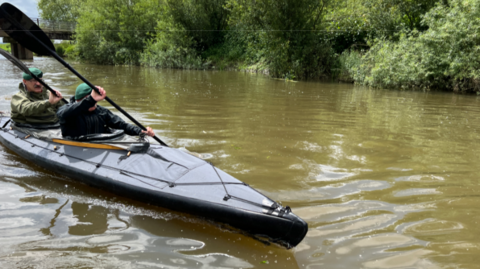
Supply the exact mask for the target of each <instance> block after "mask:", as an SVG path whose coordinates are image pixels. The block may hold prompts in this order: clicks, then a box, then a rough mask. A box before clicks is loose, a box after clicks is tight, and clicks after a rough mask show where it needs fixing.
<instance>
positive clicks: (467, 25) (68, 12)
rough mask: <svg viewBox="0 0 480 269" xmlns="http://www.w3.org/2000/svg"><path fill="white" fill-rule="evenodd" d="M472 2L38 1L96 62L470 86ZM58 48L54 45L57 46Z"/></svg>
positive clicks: (475, 13)
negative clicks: (72, 25)
mask: <svg viewBox="0 0 480 269" xmlns="http://www.w3.org/2000/svg"><path fill="white" fill-rule="evenodd" d="M479 6H480V0H338V1H333V0H202V1H199V0H82V1H80V0H48V1H47V0H40V1H39V9H40V10H41V14H42V16H43V17H44V18H46V19H50V20H67V21H76V22H77V23H78V24H77V28H76V45H75V49H73V48H72V47H71V46H70V47H69V48H68V50H69V51H68V52H67V53H66V54H67V55H69V56H76V57H78V58H80V59H83V60H86V61H90V62H94V63H100V64H142V65H146V66H155V67H167V68H187V69H192V68H194V69H206V68H225V67H235V68H240V69H248V70H253V71H262V72H265V73H269V74H270V75H271V76H274V77H281V78H288V79H293V78H299V79H307V78H321V77H333V78H337V79H341V80H344V81H355V82H357V83H361V84H365V85H370V86H374V87H394V88H412V87H414V88H424V89H437V88H442V89H453V90H473V89H476V87H477V86H476V85H477V84H476V83H477V78H478V72H477V68H478V67H477V60H476V58H477V57H476V54H475V53H476V52H477V50H478V48H477V47H478V40H477V33H478V30H479V28H478V26H479V25H478V24H479V20H478V17H479V15H480V11H479ZM60 50H61V49H60Z"/></svg>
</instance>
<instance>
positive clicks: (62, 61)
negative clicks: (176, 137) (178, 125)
mask: <svg viewBox="0 0 480 269" xmlns="http://www.w3.org/2000/svg"><path fill="white" fill-rule="evenodd" d="M27 33H28V34H30V35H31V37H33V38H35V39H36V40H37V42H38V43H39V44H41V45H42V46H44V48H45V49H47V50H48V51H49V52H50V55H52V56H53V58H55V59H57V61H59V62H60V63H62V64H63V66H65V67H66V68H67V69H68V70H70V71H71V72H72V73H74V74H75V75H76V76H77V77H78V78H79V79H81V80H82V81H83V82H85V83H86V84H87V85H88V86H89V87H90V88H92V89H93V90H94V91H95V92H97V93H98V94H100V91H99V90H98V89H97V87H95V86H94V85H93V84H92V83H90V81H88V80H87V79H86V78H84V77H83V76H82V75H80V73H78V72H77V70H75V69H73V67H71V66H70V65H69V64H68V63H67V62H65V61H64V60H63V59H62V58H61V57H60V56H58V54H57V53H56V52H55V51H52V50H51V49H50V48H49V47H48V46H46V45H45V44H43V42H42V41H40V40H39V39H38V38H37V37H36V36H34V35H32V34H31V33H30V32H28V31H27ZM105 100H107V102H109V103H110V104H111V105H112V106H114V107H115V108H116V109H117V110H118V111H120V112H122V114H123V115H125V116H126V117H127V118H128V119H129V120H131V121H132V122H133V123H135V124H136V125H137V126H138V127H140V128H141V129H142V130H144V131H146V130H147V128H145V127H144V126H143V125H142V124H141V123H140V122H138V121H137V120H136V119H135V118H133V117H132V116H130V114H128V113H127V111H125V110H123V109H122V108H121V107H120V106H118V105H117V104H115V102H113V101H112V100H111V99H110V98H108V96H106V97H105ZM153 139H155V140H156V141H157V142H158V143H160V144H161V145H163V146H167V147H168V145H167V144H165V142H163V141H162V140H160V138H158V137H157V136H154V137H153Z"/></svg>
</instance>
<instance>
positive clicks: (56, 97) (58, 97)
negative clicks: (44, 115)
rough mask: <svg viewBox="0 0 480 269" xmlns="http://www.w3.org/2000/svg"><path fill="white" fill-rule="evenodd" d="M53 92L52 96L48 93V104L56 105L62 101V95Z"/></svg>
mask: <svg viewBox="0 0 480 269" xmlns="http://www.w3.org/2000/svg"><path fill="white" fill-rule="evenodd" d="M54 91H55V94H56V95H55V94H53V93H52V92H48V94H49V96H48V102H50V104H52V105H54V104H56V103H58V101H60V100H62V98H63V97H62V94H61V93H60V92H59V91H56V90H54Z"/></svg>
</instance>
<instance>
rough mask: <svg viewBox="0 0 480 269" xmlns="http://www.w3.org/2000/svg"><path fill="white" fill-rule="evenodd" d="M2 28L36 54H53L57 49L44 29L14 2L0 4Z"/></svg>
mask: <svg viewBox="0 0 480 269" xmlns="http://www.w3.org/2000/svg"><path fill="white" fill-rule="evenodd" d="M0 28H2V30H4V31H5V33H7V35H9V36H10V37H11V38H13V39H14V40H15V41H17V42H18V43H19V44H20V45H22V46H23V47H25V48H27V49H29V50H30V51H33V52H35V53H36V54H39V55H51V54H52V53H51V52H52V51H53V52H54V51H55V47H54V46H53V44H52V41H50V38H48V36H47V35H46V34H45V33H44V32H43V31H42V29H40V27H38V25H36V24H35V23H34V22H33V21H32V20H31V19H30V18H29V17H27V16H26V15H25V14H23V12H21V11H20V10H19V9H18V8H16V7H15V6H13V5H12V4H9V3H3V4H2V5H1V6H0ZM39 42H42V43H43V44H45V45H46V46H43V45H42V44H40V43H39Z"/></svg>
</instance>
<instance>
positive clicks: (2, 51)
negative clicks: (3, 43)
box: [0, 49, 30, 74]
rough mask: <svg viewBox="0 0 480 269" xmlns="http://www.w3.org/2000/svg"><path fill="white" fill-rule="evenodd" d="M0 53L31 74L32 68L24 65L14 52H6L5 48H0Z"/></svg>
mask: <svg viewBox="0 0 480 269" xmlns="http://www.w3.org/2000/svg"><path fill="white" fill-rule="evenodd" d="M0 54H1V55H2V56H3V57H5V58H7V60H9V61H10V62H11V63H13V64H14V65H16V66H17V67H18V68H20V69H21V70H22V71H23V72H25V73H27V74H30V70H29V69H28V67H27V66H26V65H24V64H23V63H22V62H21V61H20V60H18V59H17V58H15V57H14V56H13V55H12V54H10V53H8V52H6V51H5V50H3V49H0Z"/></svg>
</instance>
